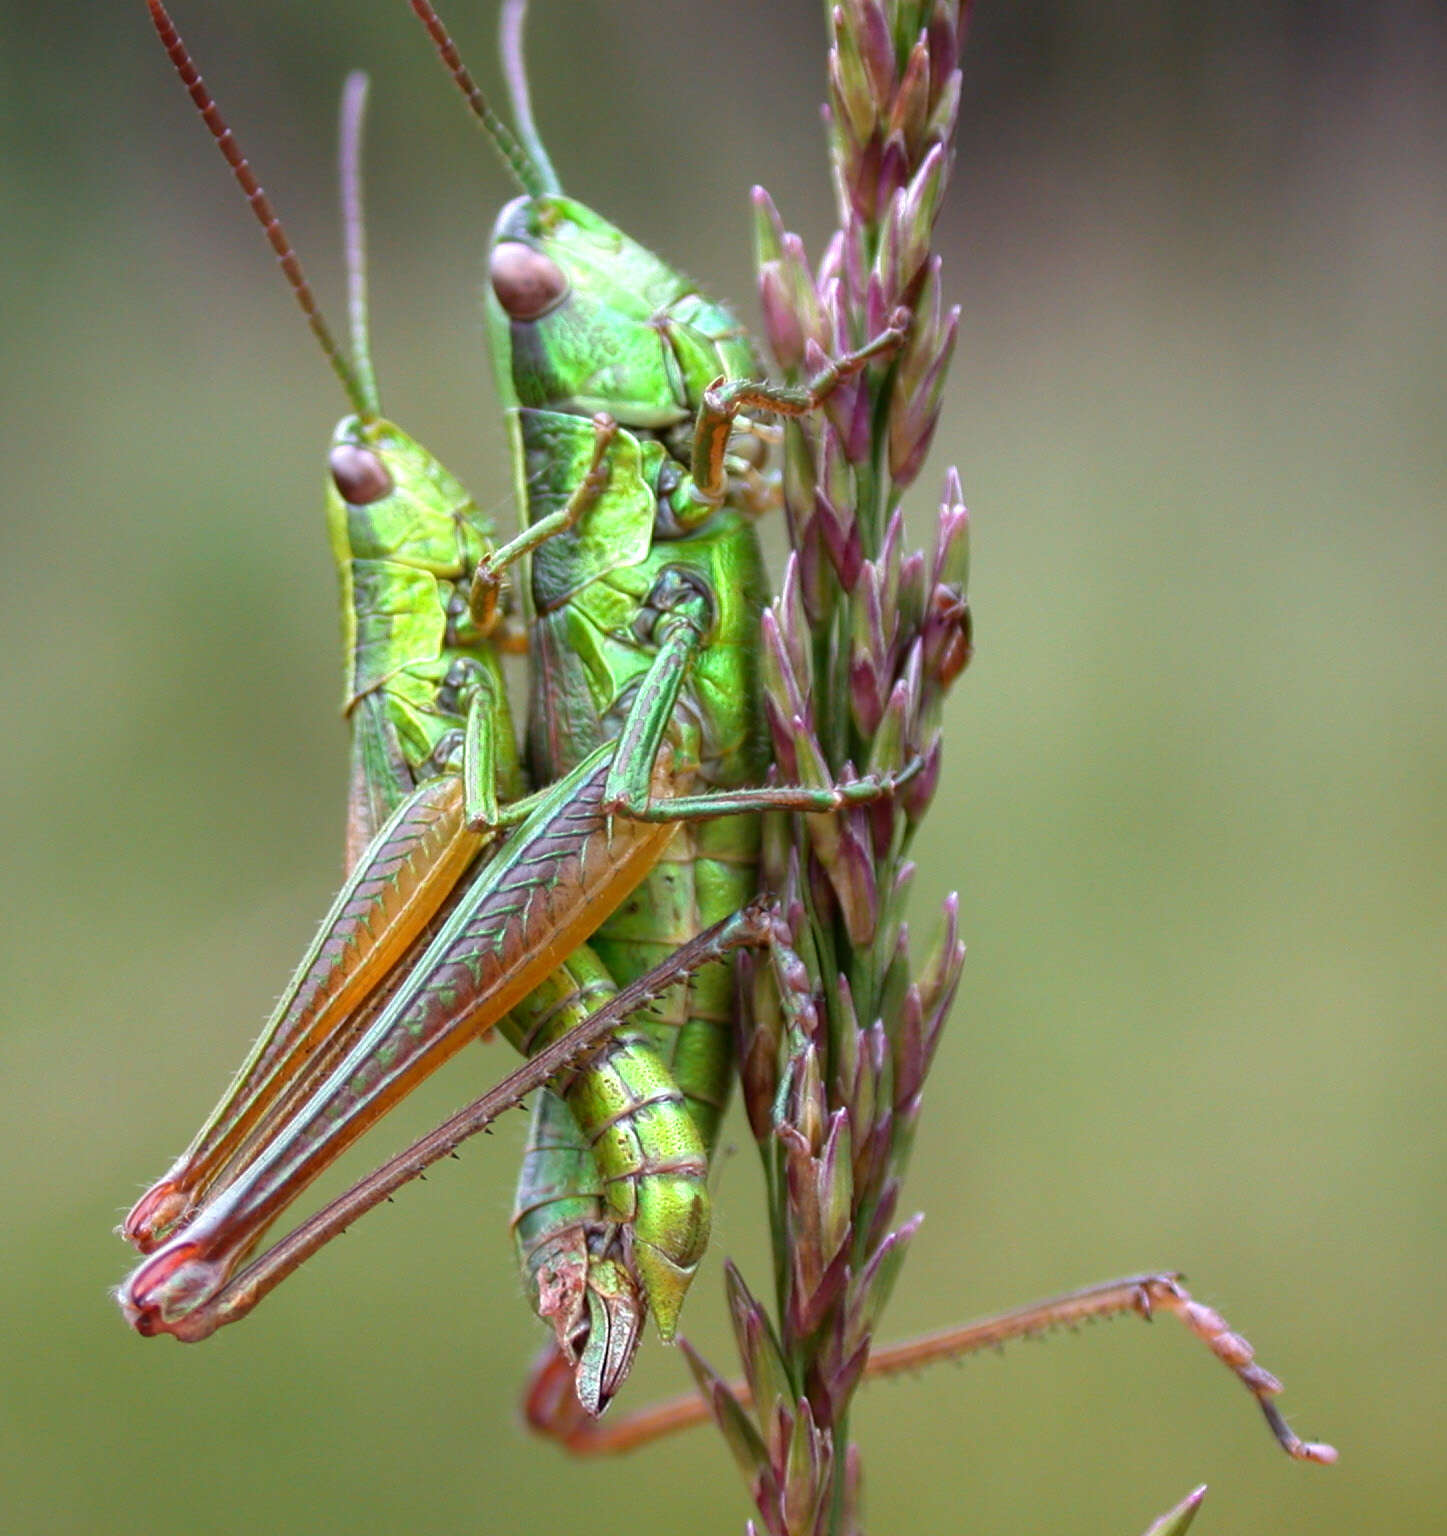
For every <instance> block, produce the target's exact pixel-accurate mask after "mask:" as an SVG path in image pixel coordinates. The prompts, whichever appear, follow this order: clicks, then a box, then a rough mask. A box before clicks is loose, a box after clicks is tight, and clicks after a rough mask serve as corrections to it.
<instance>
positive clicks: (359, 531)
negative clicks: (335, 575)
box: [327, 416, 482, 564]
mask: <svg viewBox="0 0 1447 1536" xmlns="http://www.w3.org/2000/svg"><path fill="white" fill-rule="evenodd" d="M327 465H328V468H329V469H330V471H331V484H330V485H329V487H328V494H327V515H328V521H329V523H330V525H331V532H332V543H333V547H334V552H335V553H336V555H337V559H338V562H339V563H340V562H342V561H344V560H347V559H355V558H365V557H366V556H368V555H372V554H381V553H396V552H397V551H398V550H399V549H402V548H407V547H411V546H414V545H416V544H417V543H418V541H419V540H420V541H422V542H423V543H426V544H433V543H437V544H438V546H439V547H438V548H437V549H436V550H431V551H429V553H430V554H431V555H432V556H433V558H435V559H438V560H441V561H443V562H444V563H445V561H446V559H447V558H448V557H449V555H450V557H451V559H452V560H453V561H454V562H455V561H456V559H457V547H458V541H459V539H461V538H463V537H464V535H465V534H467V533H471V535H472V537H473V538H474V539H475V538H476V535H477V532H478V530H480V529H481V519H480V516H479V514H478V512H477V510H476V508H475V506H474V504H473V501H472V498H471V497H470V496H469V495H468V494H467V492H466V490H464V489H463V486H462V483H461V481H459V480H458V478H457V477H456V476H455V475H454V474H453V473H452V471H451V470H449V469H448V468H447V467H446V465H444V464H442V463H441V462H439V461H438V460H437V459H436V458H434V457H433V455H432V454H430V453H429V452H428V451H427V449H425V448H424V447H423V446H422V444H421V443H419V442H418V441H417V440H416V438H414V437H410V436H409V435H408V434H407V433H406V432H404V431H403V430H402V429H401V428H400V427H398V426H395V425H394V424H393V423H392V422H390V421H386V420H384V419H383V418H381V417H372V418H370V419H363V418H362V417H360V416H346V417H343V419H342V420H341V421H340V422H338V423H337V429H336V431H335V432H334V433H333V434H332V446H331V450H330V452H329V453H328V455H327ZM439 541H440V542H439ZM470 553H471V555H472V563H473V564H475V563H476V559H477V556H478V555H479V554H480V553H482V550H481V548H480V546H479V548H478V549H477V550H473V551H471V552H470Z"/></svg>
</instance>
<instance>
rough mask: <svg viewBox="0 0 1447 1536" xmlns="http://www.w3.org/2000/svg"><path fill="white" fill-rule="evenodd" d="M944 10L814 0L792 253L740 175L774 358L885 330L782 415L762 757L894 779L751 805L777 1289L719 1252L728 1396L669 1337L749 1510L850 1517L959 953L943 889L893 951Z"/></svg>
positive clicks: (925, 596)
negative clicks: (815, 176)
mask: <svg viewBox="0 0 1447 1536" xmlns="http://www.w3.org/2000/svg"><path fill="white" fill-rule="evenodd" d="M967 11H968V5H966V4H962V3H959V0H924V3H921V0H846V3H844V4H841V5H838V6H836V7H834V8H833V9H832V11H831V12H830V17H829V21H830V31H831V47H830V53H829V103H828V106H827V107H826V109H825V121H826V124H827V131H828V141H829V158H830V164H831V169H832V174H833V180H834V188H835V194H836V199H837V204H838V214H839V227H838V229H837V231H836V232H835V234H834V235H833V237H832V239H831V240H830V241H829V243H828V245H827V247H826V248H825V251H824V253H823V256H822V257H821V259H820V260H819V262H818V264H817V267H815V268H813V269H811V267H810V264H809V261H808V258H807V256H806V253H805V250H804V246H803V242H802V241H801V240H800V239H799V238H798V236H796V235H793V234H790V233H788V232H787V231H786V229H785V228H784V225H783V222H782V220H781V218H780V216H779V214H778V212H777V210H776V209H775V207H774V205H773V202H772V201H771V200H770V198H769V196H768V194H767V193H766V192H764V191H763V190H762V189H760V190H758V191H756V193H755V196H754V201H755V209H756V232H757V250H758V265H759V288H760V295H761V300H762V305H763V311H764V322H765V330H766V333H767V336H768V340H769V344H770V347H771V350H772V352H773V354H774V358H775V361H776V363H777V364H778V366H779V368H780V370H781V371H782V372H783V374H784V376H785V378H786V379H788V380H789V381H790V382H792V383H812V384H815V385H816V386H817V385H818V384H819V383H820V382H821V380H824V379H830V378H832V373H833V369H832V366H831V365H832V362H833V360H837V359H840V358H844V357H846V356H850V355H852V354H857V353H859V352H860V351H868V350H869V349H871V347H872V345H873V344H875V343H879V342H880V340H881V338H887V342H886V344H884V345H881V346H880V348H879V350H878V352H877V354H876V355H874V356H872V357H871V359H870V360H869V361H868V362H866V363H865V364H864V365H863V366H860V367H858V368H857V369H856V370H854V371H852V372H849V373H847V374H846V376H845V377H843V378H842V379H839V380H838V381H837V382H835V383H833V384H832V387H831V388H830V390H829V392H828V394H827V396H826V398H825V401H824V406H823V410H822V413H821V416H820V419H818V420H817V421H806V422H799V421H791V422H789V424H788V425H787V427H786V429H785V448H784V496H785V505H786V512H787V518H788V528H789V537H790V545H791V553H790V556H789V561H788V567H787V570H786V573H785V577H784V581H783V585H782V590H781V593H780V596H779V598H778V599H777V601H776V602H775V603H774V605H773V607H772V608H771V609H770V610H769V612H767V613H766V614H765V616H764V622H763V639H764V670H765V684H766V695H767V706H768V712H769V724H770V728H771V731H772V735H773V746H774V751H775V757H776V762H777V765H778V774H779V776H780V778H781V780H783V781H786V782H796V783H803V784H818V785H826V784H829V783H833V782H848V781H850V780H851V779H854V778H857V777H859V776H861V775H864V774H870V775H890V776H894V777H902V779H903V783H902V786H901V787H900V789H899V790H898V792H897V793H896V794H895V795H894V796H892V797H891V798H888V799H885V800H881V801H877V802H875V803H872V804H867V805H856V806H852V807H849V808H846V809H844V810H841V811H839V812H837V813H834V814H831V815H827V816H825V815H814V816H793V817H789V818H784V817H775V818H771V825H770V827H769V829H768V832H767V833H766V849H765V879H766V881H767V882H768V885H769V888H770V889H771V890H772V891H773V892H774V893H775V894H776V895H777V898H778V916H777V919H776V934H775V941H776V942H775V945H774V947H773V949H772V950H771V951H770V958H769V959H768V960H766V961H764V960H760V961H756V962H754V963H753V964H751V965H747V966H746V967H745V970H744V978H745V979H744V993H745V996H744V1000H743V1005H742V1007H741V1009H740V1021H741V1022H740V1040H739V1059H740V1063H741V1072H742V1077H743V1085H744V1101H745V1105H746V1108H747V1111H748V1115H749V1123H750V1126H751V1128H752V1130H753V1134H754V1136H755V1137H756V1138H757V1140H758V1143H759V1147H760V1150H761V1152H762V1155H763V1161H764V1168H765V1173H766V1178H767V1187H768V1200H769V1213H770V1222H771V1230H772V1237H773V1255H774V1263H773V1268H774V1275H773V1300H774V1304H775V1311H774V1315H773V1316H772V1317H771V1316H770V1314H769V1312H768V1310H766V1308H765V1307H764V1306H763V1305H762V1304H761V1302H760V1301H759V1300H758V1299H757V1298H756V1296H755V1294H754V1293H753V1291H751V1289H750V1288H749V1286H748V1285H747V1284H746V1283H745V1281H744V1278H743V1276H742V1275H741V1274H740V1273H739V1272H738V1271H737V1270H736V1269H734V1268H732V1267H730V1269H729V1270H728V1276H727V1286H728V1297H729V1307H730V1313H731V1316H732V1319H733V1323H734V1331H735V1334H736V1338H737V1342H738V1348H739V1353H740V1355H741V1357H742V1361H743V1367H744V1374H745V1377H746V1379H747V1382H748V1387H749V1397H748V1399H740V1398H738V1397H736V1396H735V1395H734V1394H733V1393H731V1392H730V1390H729V1388H728V1387H727V1386H726V1384H725V1383H724V1382H723V1380H722V1379H721V1378H719V1377H718V1376H716V1375H715V1374H714V1373H713V1372H712V1371H711V1370H710V1368H709V1367H708V1366H707V1365H705V1364H704V1363H703V1362H702V1361H701V1360H699V1359H698V1358H697V1357H696V1356H693V1357H691V1358H692V1361H693V1365H694V1369H695V1373H696V1375H697V1377H698V1380H699V1385H700V1387H701V1388H702V1390H703V1391H704V1393H705V1395H706V1397H707V1398H708V1399H709V1401H710V1403H711V1405H712V1408H713V1411H714V1416H715V1418H716V1420H717V1421H718V1423H719V1425H720V1426H721V1428H722V1429H723V1431H724V1434H725V1436H726V1437H727V1439H728V1442H729V1444H730V1447H731V1448H732V1450H733V1452H734V1454H735V1456H736V1458H737V1460H738V1461H739V1463H740V1466H741V1467H742V1469H743V1471H744V1474H745V1476H746V1478H747V1480H748V1482H749V1485H750V1489H751V1492H752V1495H753V1498H754V1501H755V1504H756V1506H757V1509H758V1519H759V1525H758V1527H757V1529H760V1530H764V1531H768V1532H770V1533H771V1536H823V1533H825V1532H828V1533H831V1536H844V1533H848V1532H853V1531H856V1530H858V1529H859V1507H858V1490H859V1462H858V1455H857V1451H856V1450H855V1448H853V1447H852V1446H850V1444H849V1443H848V1427H847V1425H848V1413H849V1403H850V1399H851V1397H852V1395H853V1393H854V1390H855V1388H856V1387H857V1386H858V1384H859V1382H860V1380H861V1379H862V1376H863V1373H864V1369H865V1366H866V1363H867V1361H868V1357H869V1348H870V1342H871V1339H872V1338H873V1336H874V1331H875V1328H876V1325H877V1323H878V1320H879V1315H880V1312H881V1310H882V1308H883V1306H884V1303H885V1301H886V1300H887V1298H888V1296H889V1292H890V1288H891V1286H892V1284H893V1281H894V1278H895V1276H896V1274H897V1273H898V1271H899V1267H900V1263H901V1261H902V1260H903V1258H904V1254H905V1252H906V1250H907V1248H908V1245H909V1240H910V1238H911V1236H912V1235H913V1233H914V1231H915V1229H916V1227H917V1226H918V1224H919V1219H920V1218H919V1217H909V1218H902V1217H901V1215H900V1197H901V1186H902V1181H903V1177H904V1172H905V1167H906V1164H907V1161H908V1156H909V1149H910V1145H911V1143H912V1141H913V1138H914V1132H915V1127H916V1124H917V1121H918V1118H919V1113H920V1105H921V1101H922V1094H923V1088H924V1082H925V1077H926V1074H927V1073H928V1071H929V1067H930V1062H931V1060H932V1058H933V1056H934V1052H935V1048H936V1045H937V1044H938V1042H939V1038H940V1033H941V1030H942V1029H943V1026H944V1022H945V1019H946V1017H947V1015H948V1013H949V1008H950V1004H951V1002H952V1000H953V998H954V994H955V990H956V987H957V986H958V983H959V979H960V969H961V966H962V964H963V962H964V946H963V944H962V943H961V941H960V938H959V934H958V930H957V921H956V918H957V914H956V903H955V899H954V898H953V897H951V898H950V899H949V900H948V901H947V902H946V904H945V912H944V920H943V925H942V934H941V937H940V939H939V940H938V942H937V944H936V946H935V949H934V953H933V955H932V957H931V958H930V959H929V960H928V961H927V962H926V963H925V964H924V966H923V967H921V968H919V969H918V970H917V971H916V970H915V968H914V967H913V966H912V965H911V960H910V943H909V932H908V928H907V926H906V923H905V918H904V913H905V904H906V898H907V896H908V892H909V886H910V879H911V875H912V873H913V868H912V866H911V865H910V864H909V862H908V861H907V859H906V852H907V849H908V846H909V843H910V840H911V838H912V837H913V836H914V834H915V831H916V830H917V828H918V826H919V824H920V821H921V819H922V818H923V816H924V815H925V813H926V812H927V810H928V809H929V804H930V801H931V799H932V797H933V794H934V791H935V787H936V785H937V783H938V779H939V767H940V751H941V745H940V705H941V701H942V700H943V697H944V694H945V692H946V690H947V689H948V687H949V686H950V684H951V683H952V682H953V681H954V679H955V678H956V677H957V676H958V675H959V674H960V672H961V671H962V670H963V669H964V667H965V666H966V664H967V663H968V661H969V657H970V617H969V608H968V605H967V602H966V597H965V586H966V579H967V574H968V562H969V516H968V514H967V512H966V510H965V507H964V501H963V497H962V495H961V491H960V484H959V479H958V476H957V475H956V474H955V472H954V471H953V470H951V471H950V472H949V473H948V474H947V475H946V477H945V486H944V494H943V497H942V500H941V504H940V507H939V512H938V516H937V518H936V519H935V524H934V527H933V529H932V530H931V533H930V536H929V538H928V539H927V541H926V543H925V547H923V548H911V547H910V546H909V543H908V536H907V534H906V531H905V526H904V521H903V517H902V514H901V509H900V503H901V499H902V497H903V494H904V492H905V490H906V489H907V487H908V486H909V485H910V484H911V483H912V482H913V481H914V480H915V478H916V477H917V476H918V474H919V472H920V469H921V467H922V465H923V462H924V458H925V455H926V453H927V451H928V448H929V445H930V441H931V439H932V438H933V436H934V431H935V426H936V423H937V422H938V419H939V408H940V397H941V392H942V389H943V385H944V379H945V374H946V372H947V370H948V366H949V360H950V355H951V353H952V351H953V349H954V342H955V334H956V329H957V326H958V320H959V311H958V310H957V309H947V308H946V307H945V305H944V303H943V300H942V297H941V292H942V289H941V278H940V261H939V257H938V256H935V255H932V254H931V249H930V244H931V234H932V230H933V226H934V222H935V217H936V214H937V212H938V209H939V207H940V201H941V197H942V195H943V192H944V188H945V185H946V182H947V180H948V176H949V170H950V163H951V159H952V150H951V142H952V139H953V135H954V128H955V118H956V113H957V107H958V102H959V94H960V74H959V68H958V61H959V55H960V46H961V42H962V39H963V34H964V27H965V20H966V14H967ZM891 332H898V333H901V334H900V336H899V339H893V338H891V337H889V333H891ZM745 1402H748V1403H749V1406H745Z"/></svg>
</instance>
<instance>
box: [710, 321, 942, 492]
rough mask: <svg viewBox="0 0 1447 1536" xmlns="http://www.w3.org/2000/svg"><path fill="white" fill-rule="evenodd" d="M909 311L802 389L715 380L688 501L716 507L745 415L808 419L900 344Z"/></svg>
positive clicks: (765, 381) (724, 488) (764, 381)
mask: <svg viewBox="0 0 1447 1536" xmlns="http://www.w3.org/2000/svg"><path fill="white" fill-rule="evenodd" d="M910 318H911V317H910V312H909V311H908V310H907V309H897V310H895V312H894V314H892V315H891V316H890V321H889V324H888V325H887V326H886V327H885V328H884V329H883V330H882V331H881V332H880V333H879V335H877V336H876V337H875V338H874V339H873V340H872V341H870V342H869V343H867V344H866V345H865V346H862V347H860V348H859V350H858V351H856V352H846V353H845V354H844V356H843V357H836V358H833V359H831V360H830V361H829V362H828V363H827V364H826V365H825V366H824V367H823V368H821V369H820V370H819V372H818V373H816V374H815V375H814V377H813V378H811V379H810V380H809V382H808V383H807V384H804V385H795V384H775V383H773V382H772V381H771V380H769V379H715V380H714V382H713V383H712V384H710V385H709V387H708V388H707V389H706V390H705V391H704V395H703V404H702V405H701V406H700V407H699V412H698V420H697V422H696V423H695V424H694V433H693V464H692V471H693V486H692V491H691V494H692V497H693V499H694V501H695V502H697V503H698V504H699V505H700V507H701V508H702V509H705V510H707V511H711V510H713V509H714V508H716V507H718V506H721V505H722V504H723V500H724V497H725V495H726V494H727V492H728V474H727V471H726V470H725V468H724V455H725V454H726V453H727V451H728V443H729V438H730V436H731V435H732V434H733V430H734V423H735V421H736V420H737V419H738V417H740V416H741V415H743V414H744V413H745V412H746V411H769V412H771V413H772V414H773V415H775V416H807V415H808V414H809V413H810V412H811V411H817V410H818V409H819V407H820V406H821V405H822V404H823V402H824V401H825V399H826V398H827V397H828V395H829V394H830V392H831V391H832V390H833V389H834V387H835V386H836V385H837V384H838V383H839V382H840V380H842V379H846V378H848V377H849V375H850V374H852V373H858V372H859V370H860V369H861V368H863V367H864V366H865V365H866V364H868V363H871V362H873V361H874V360H875V359H876V358H878V357H884V356H887V355H888V354H889V353H891V352H893V351H894V350H895V348H897V347H898V346H899V345H900V343H901V342H902V341H903V340H904V337H905V332H906V331H907V330H908V328H909V322H910Z"/></svg>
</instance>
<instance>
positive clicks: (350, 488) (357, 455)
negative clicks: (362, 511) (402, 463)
mask: <svg viewBox="0 0 1447 1536" xmlns="http://www.w3.org/2000/svg"><path fill="white" fill-rule="evenodd" d="M327 463H328V464H329V465H330V466H331V471H332V484H333V485H335V486H336V488H337V491H338V493H339V494H340V495H341V498H342V500H343V501H345V502H347V503H348V504H349V505H351V506H354V507H369V506H371V504H372V503H373V502H374V501H381V499H382V498H383V497H384V496H390V495H391V494H392V477H391V475H389V474H388V473H387V466H386V465H385V464H384V463H383V462H382V460H381V458H380V457H379V456H378V455H377V454H375V453H373V452H372V450H371V449H370V448H361V447H358V446H357V444H356V443H338V444H337V446H336V447H335V448H333V449H332V451H331V453H330V454H329V455H328V457H327Z"/></svg>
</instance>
